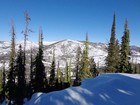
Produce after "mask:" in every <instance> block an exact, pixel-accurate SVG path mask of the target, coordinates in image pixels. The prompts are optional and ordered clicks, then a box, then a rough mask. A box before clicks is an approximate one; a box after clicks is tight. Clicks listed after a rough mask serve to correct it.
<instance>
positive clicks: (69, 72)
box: [68, 58, 72, 84]
mask: <svg viewBox="0 0 140 105" xmlns="http://www.w3.org/2000/svg"><path fill="white" fill-rule="evenodd" d="M71 60H72V59H71V58H70V63H69V68H68V82H69V83H70V84H71V72H72V62H71Z"/></svg>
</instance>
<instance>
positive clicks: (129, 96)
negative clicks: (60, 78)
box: [25, 74, 140, 105]
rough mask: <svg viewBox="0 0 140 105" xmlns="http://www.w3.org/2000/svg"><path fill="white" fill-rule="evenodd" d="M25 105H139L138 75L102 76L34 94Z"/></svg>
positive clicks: (139, 76) (139, 81) (139, 86)
mask: <svg viewBox="0 0 140 105" xmlns="http://www.w3.org/2000/svg"><path fill="white" fill-rule="evenodd" d="M25 105H140V75H139V74H102V75H100V76H98V77H97V78H91V79H85V80H83V81H82V85H81V86H78V87H70V88H68V89H65V90H62V91H57V92H52V93H49V94H45V93H35V94H34V95H33V96H32V98H31V100H30V101H28V102H26V103H25Z"/></svg>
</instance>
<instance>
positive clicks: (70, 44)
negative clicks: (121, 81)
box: [0, 40, 140, 68]
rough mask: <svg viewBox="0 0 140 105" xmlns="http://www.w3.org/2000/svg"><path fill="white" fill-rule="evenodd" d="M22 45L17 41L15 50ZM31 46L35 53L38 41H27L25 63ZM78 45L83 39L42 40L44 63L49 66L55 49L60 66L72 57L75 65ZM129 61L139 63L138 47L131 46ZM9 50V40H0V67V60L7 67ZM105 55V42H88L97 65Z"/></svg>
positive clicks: (82, 44) (21, 42)
mask: <svg viewBox="0 0 140 105" xmlns="http://www.w3.org/2000/svg"><path fill="white" fill-rule="evenodd" d="M20 44H21V45H23V41H19V42H17V43H16V50H18V46H19V45H20ZM31 46H32V48H33V54H34V56H35V55H36V52H37V50H38V43H35V42H32V43H31V42H29V41H28V42H27V56H28V57H27V60H26V61H27V63H28V64H29V62H30V57H29V56H30V49H31ZM78 47H80V48H81V50H83V49H84V42H83V41H74V40H62V41H56V42H44V61H43V62H44V64H45V66H46V67H48V68H49V66H50V64H51V61H52V56H53V49H54V50H55V57H56V62H57V61H59V62H60V67H61V68H64V67H65V61H66V58H67V60H68V61H70V58H72V65H73V66H74V65H75V57H76V52H77V49H78ZM130 49H131V54H132V56H131V62H134V63H140V47H137V46H131V47H130ZM9 51H10V42H4V41H0V67H1V66H2V62H3V61H5V62H6V65H7V67H8V61H9ZM106 56H107V44H105V43H92V42H90V43H89V57H90V58H91V57H93V58H94V59H95V62H96V64H97V66H99V67H102V66H105V58H106Z"/></svg>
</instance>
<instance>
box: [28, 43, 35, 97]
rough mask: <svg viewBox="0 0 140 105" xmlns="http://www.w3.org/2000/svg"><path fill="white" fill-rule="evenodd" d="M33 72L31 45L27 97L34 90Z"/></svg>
mask: <svg viewBox="0 0 140 105" xmlns="http://www.w3.org/2000/svg"><path fill="white" fill-rule="evenodd" d="M33 76H34V72H33V49H32V46H31V53H30V81H29V85H28V92H29V94H28V95H29V97H31V95H32V94H33V92H34V84H33V83H34V81H33V80H34V78H33Z"/></svg>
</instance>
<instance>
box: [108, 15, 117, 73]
mask: <svg viewBox="0 0 140 105" xmlns="http://www.w3.org/2000/svg"><path fill="white" fill-rule="evenodd" d="M115 50H116V15H115V14H114V17H113V24H112V29H111V38H110V43H109V45H108V55H107V57H106V71H107V72H115V71H116V58H115V55H116V52H115Z"/></svg>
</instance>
